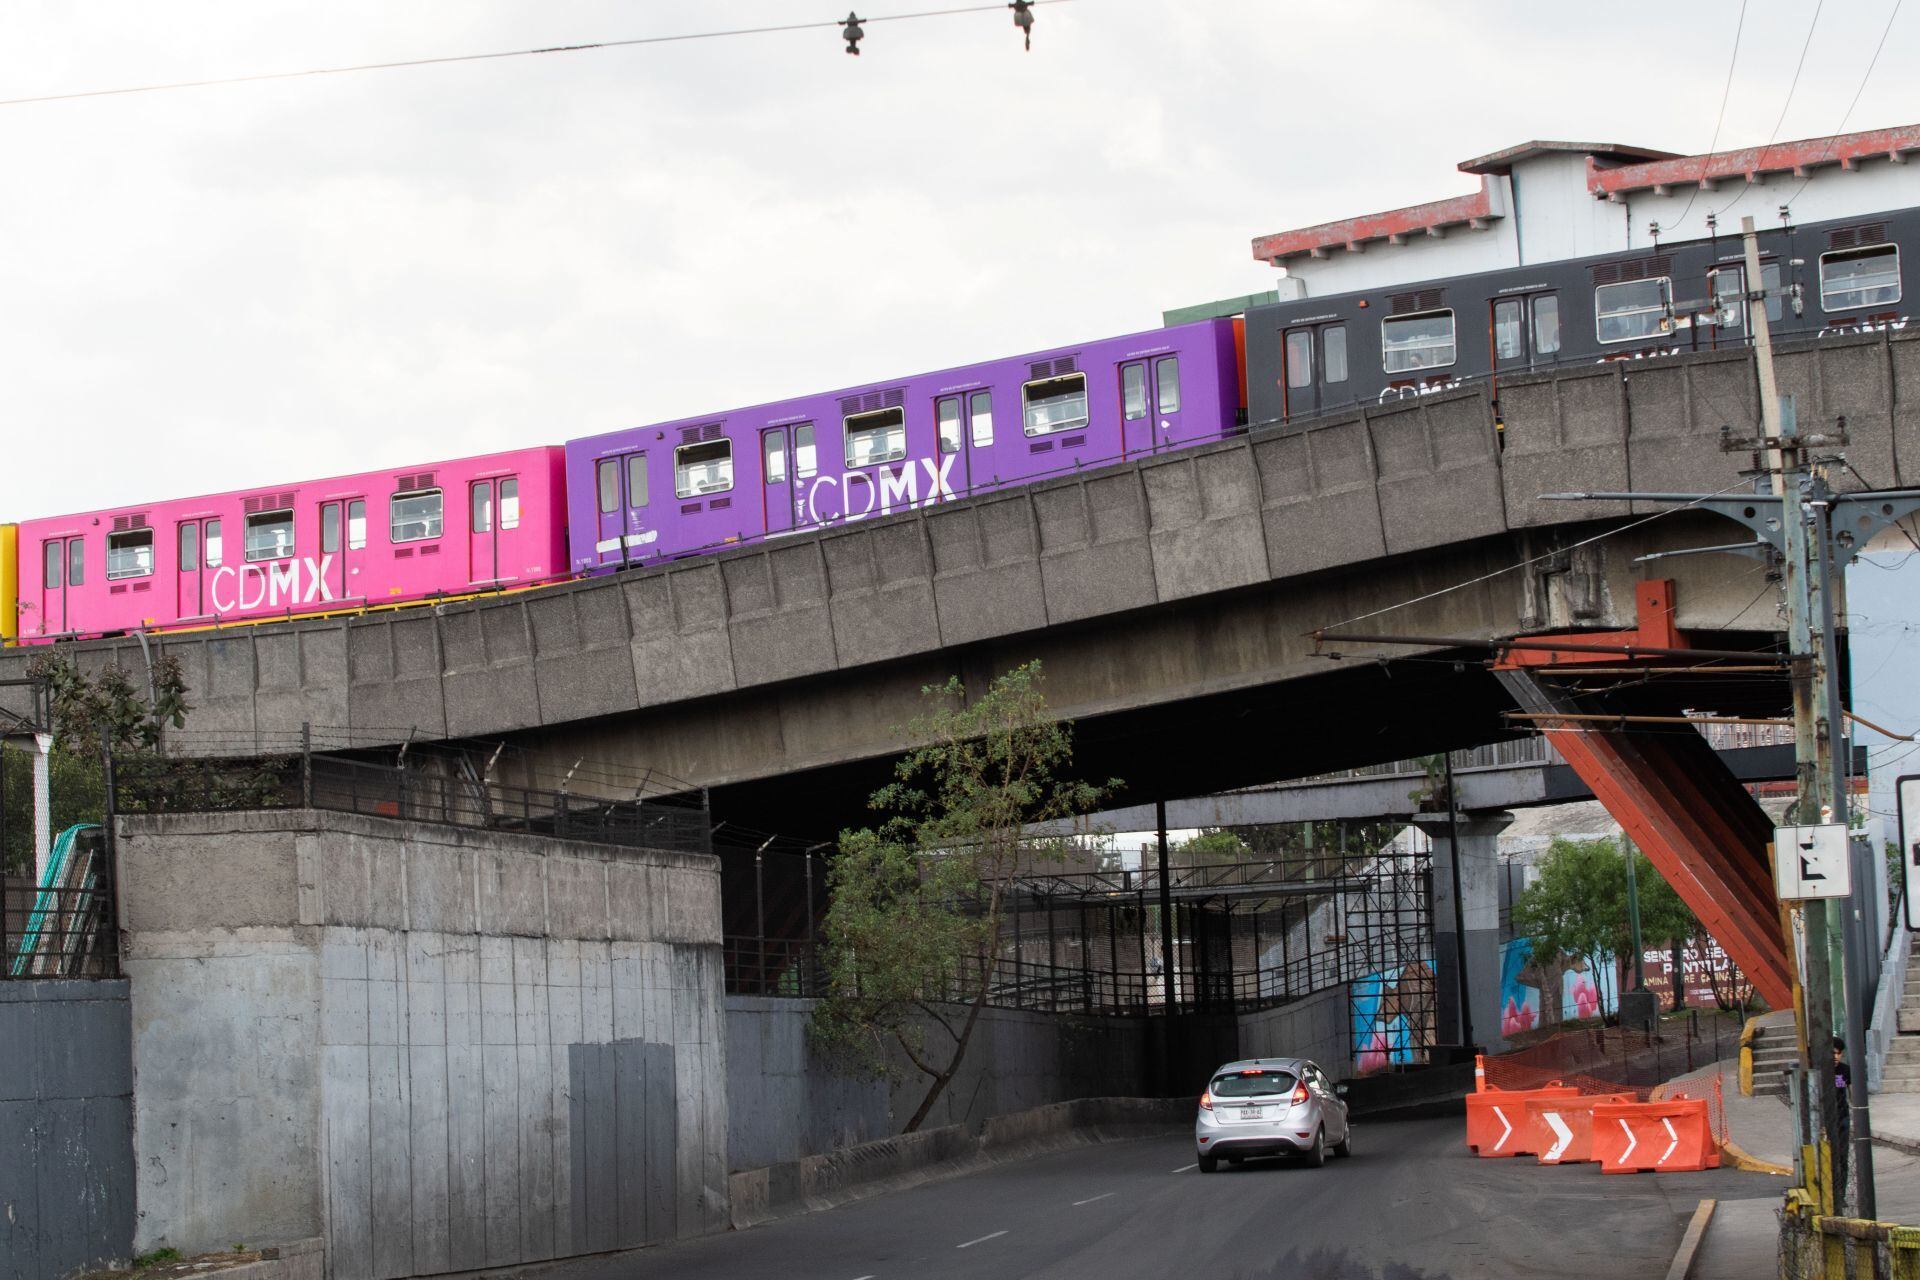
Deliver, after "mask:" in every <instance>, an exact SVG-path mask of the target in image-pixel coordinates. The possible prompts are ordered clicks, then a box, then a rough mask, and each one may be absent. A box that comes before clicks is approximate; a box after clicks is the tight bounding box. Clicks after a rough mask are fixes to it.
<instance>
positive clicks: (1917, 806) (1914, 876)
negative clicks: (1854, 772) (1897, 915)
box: [1893, 773, 1920, 929]
mask: <svg viewBox="0 0 1920 1280" xmlns="http://www.w3.org/2000/svg"><path fill="white" fill-rule="evenodd" d="M1893 788H1894V795H1895V796H1897V797H1898V798H1899V813H1900V887H1901V891H1902V892H1903V893H1904V894H1905V895H1906V899H1907V928H1909V929H1920V904H1916V903H1915V902H1914V900H1913V899H1914V894H1915V892H1916V891H1920V773H1910V774H1908V775H1907V776H1906V777H1904V778H1900V779H1898V780H1896V781H1895V782H1894V784H1893Z"/></svg>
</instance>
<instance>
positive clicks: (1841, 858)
mask: <svg viewBox="0 0 1920 1280" xmlns="http://www.w3.org/2000/svg"><path fill="white" fill-rule="evenodd" d="M1773 882H1774V884H1775V885H1777V886H1779V889H1780V898H1781V900H1782V901H1783V902H1793V901H1796V900H1800V899H1805V898H1844V897H1846V896H1847V895H1848V894H1850V893H1852V892H1853V868H1852V865H1851V863H1850V860H1849V859H1848V856H1847V828H1846V824H1845V823H1840V822H1823V823H1819V824H1818V825H1815V826H1811V827H1775V828H1774V829H1773Z"/></svg>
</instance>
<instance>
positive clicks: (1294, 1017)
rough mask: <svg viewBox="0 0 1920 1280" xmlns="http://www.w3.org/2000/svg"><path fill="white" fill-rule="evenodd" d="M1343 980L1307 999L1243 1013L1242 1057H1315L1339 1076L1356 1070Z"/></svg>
mask: <svg viewBox="0 0 1920 1280" xmlns="http://www.w3.org/2000/svg"><path fill="white" fill-rule="evenodd" d="M1350 999H1351V997H1350V994H1349V992H1348V989H1347V987H1346V985H1345V984H1344V983H1343V984H1342V985H1340V986H1337V987H1328V988H1327V989H1326V990H1325V991H1319V992H1315V993H1314V994H1313V995H1310V996H1308V997H1306V998H1305V999H1303V1000H1296V1001H1294V1002H1293V1003H1292V1004H1285V1005H1281V1006H1280V1007H1279V1008H1278V1009H1266V1010H1263V1011H1261V1012H1259V1013H1249V1014H1245V1015H1243V1016H1242V1017H1241V1019H1240V1056H1241V1057H1243V1058H1312V1059H1313V1060H1314V1061H1315V1062H1317V1063H1319V1064H1320V1065H1321V1067H1322V1068H1324V1069H1325V1071H1326V1073H1327V1074H1328V1075H1330V1076H1332V1077H1333V1078H1334V1079H1336V1080H1343V1079H1345V1078H1346V1077H1348V1076H1350V1075H1352V1074H1353V1027H1352V1021H1353V1013H1352V1009H1351V1007H1350Z"/></svg>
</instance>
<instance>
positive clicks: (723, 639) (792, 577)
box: [0, 333, 1920, 781]
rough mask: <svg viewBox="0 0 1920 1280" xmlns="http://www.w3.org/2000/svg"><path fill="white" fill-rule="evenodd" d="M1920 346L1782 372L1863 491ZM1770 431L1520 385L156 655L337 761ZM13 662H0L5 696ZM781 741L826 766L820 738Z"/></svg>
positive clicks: (1418, 541)
mask: <svg viewBox="0 0 1920 1280" xmlns="http://www.w3.org/2000/svg"><path fill="white" fill-rule="evenodd" d="M1917 343H1920V334H1905V333H1903V334H1872V335H1865V336H1860V337H1850V338H1834V339H1830V340H1828V341H1825V342H1822V343H1819V344H1817V345H1809V344H1800V346H1799V347H1797V348H1783V349H1782V352H1781V355H1780V358H1779V368H1780V378H1781V385H1782V389H1783V390H1785V391H1789V392H1793V393H1796V394H1797V395H1798V396H1799V397H1800V417H1801V421H1802V422H1803V423H1805V424H1808V425H1809V426H1810V427H1811V426H1815V425H1817V426H1819V427H1821V428H1822V429H1827V428H1830V427H1831V426H1832V425H1833V423H1834V421H1835V420H1836V419H1837V418H1838V417H1839V416H1841V415H1844V416H1845V417H1846V419H1847V431H1848V435H1849V444H1848V446H1847V454H1848V457H1849V459H1850V460H1851V461H1852V462H1853V463H1854V465H1855V466H1856V467H1858V468H1859V470H1860V471H1861V473H1862V474H1863V475H1864V476H1865V477H1866V479H1867V480H1868V481H1870V482H1872V483H1874V484H1880V485H1892V484H1895V483H1906V484H1920V391H1916V387H1920V345H1917ZM1756 406H1757V395H1756V392H1755V390H1754V376H1753V369H1752V362H1751V359H1750V358H1749V357H1748V356H1747V355H1746V354H1745V353H1742V352H1727V353H1705V354H1700V355H1692V356H1683V357H1677V358H1671V359H1658V360H1638V361H1624V362H1609V363H1604V364H1595V365H1592V366H1584V367H1579V368H1573V369H1567V370H1560V371H1556V372H1553V373H1542V374H1531V375H1518V376H1513V377H1508V378H1503V379H1502V380H1501V383H1500V417H1501V420H1502V421H1503V422H1504V427H1505V430H1504V434H1503V435H1502V436H1500V437H1498V438H1497V437H1496V435H1495V432H1494V427H1493V423H1494V417H1495V415H1494V410H1493V406H1492V404H1491V403H1490V400H1489V389H1488V388H1487V387H1486V386H1485V385H1484V384H1483V385H1479V386H1475V387H1469V388H1462V389H1459V390H1456V391H1450V392H1445V393H1440V394H1435V395H1429V396H1421V397H1417V398H1415V399H1413V400H1408V401H1398V402H1395V403H1392V404H1389V405H1385V406H1381V407H1378V408H1372V409H1368V410H1366V411H1364V412H1355V413H1352V414H1348V415H1345V416H1340V417H1334V418H1330V419H1328V420H1326V421H1324V422H1318V423H1314V424H1311V425H1309V426H1307V427H1304V428H1300V427H1293V428H1287V429H1284V430H1276V431H1266V432H1259V433H1256V434H1254V435H1251V436H1248V437H1244V438H1241V439H1238V440H1234V441H1228V442H1223V443H1221V444H1219V445H1214V446H1206V447H1201V448H1194V449H1187V450H1182V451H1179V452H1177V453H1172V454H1167V455H1162V456H1158V457H1151V458H1147V459H1143V460H1141V461H1139V462H1137V463H1131V464H1126V465H1122V466H1118V467H1111V468H1104V469H1100V470H1096V471H1092V472H1088V473H1087V474H1085V475H1080V476H1073V477H1065V478H1061V479H1058V480H1053V481H1048V482H1046V483H1043V484H1037V485H1033V486H1030V487H1027V488H1023V489H1021V490H1019V491H1017V492H1011V493H1003V494H992V495H986V496H983V497H980V498H975V499H971V500H965V501H961V502H956V503H951V504H941V505H938V506H935V507H930V508H926V509H923V510H921V511H917V512H915V513H912V514H909V515H902V516H894V517H889V518H885V519H879V520H871V521H864V522H861V523H858V524H854V525H849V526H844V527H840V528H835V529H831V530H827V531H824V532H821V533H818V534H814V535H806V536H798V537H794V538H789V539H781V540H779V541H777V542H771V543H766V544H763V545H759V546H753V547H746V548H742V549H739V550H737V551H733V552H729V553H727V554H724V555H719V556H714V557H709V558H702V559H696V560H689V561H684V562H681V563H679V564H675V565H672V566H667V567H663V568H660V569H657V570H652V571H640V572H633V573H628V574H624V575H620V576H618V577H605V578H597V579H594V580H592V581H590V582H583V583H578V584H574V585H571V586H566V587H559V588H555V589H551V590H545V591H540V592H533V593H527V594H519V595H513V596H507V597H502V598H500V599H497V600H492V601H484V602H476V603H465V604H458V605H449V606H443V607H439V608H422V609H418V610H406V611H402V612H398V613H388V614H381V615H377V616H369V617H365V618H359V619H334V620H329V621H323V622H313V623H303V624H289V625H282V626H275V627H264V628H263V627H250V628H245V629H243V630H237V631H234V632H227V633H221V632H214V633H196V634H188V635H178V636H171V637H168V638H166V639H165V640H164V641H163V642H162V647H163V648H164V650H165V651H166V652H167V653H169V654H171V655H173V656H175V657H177V658H179V659H180V661H181V662H182V664H183V666H184V668H185V671H186V675H187V681H188V684H189V687H190V688H191V689H192V690H193V694H194V698H193V700H194V702H195V704H196V710H195V712H194V717H193V728H194V729H195V730H196V731H199V732H211V731H219V732H220V733H223V734H227V735H231V736H230V740H229V742H230V745H229V746H228V748H227V749H229V750H234V751H246V750H250V749H252V743H253V741H254V735H261V736H262V738H264V739H269V740H277V741H280V742H282V743H284V742H285V741H287V740H290V739H291V738H292V737H293V736H294V735H297V733H298V732H299V728H300V725H301V724H302V722H309V723H311V724H313V725H315V726H319V727H320V728H321V733H322V740H323V741H328V740H337V739H338V737H339V736H340V735H343V734H346V733H348V732H351V733H352V734H353V735H354V736H355V738H356V740H358V741H362V742H367V743H372V742H380V741H385V742H399V741H403V740H405V739H406V738H408V737H409V736H410V735H411V736H418V737H422V738H441V737H449V736H452V737H459V736H468V735H492V734H500V733H510V732H516V731H523V730H528V729H535V728H539V727H542V726H546V725H555V724H564V723H568V722H572V721H577V720H581V719H586V718H591V717H598V716H610V715H615V714H618V713H621V712H630V711H634V710H642V709H648V708H656V707H662V706H666V705H668V704H674V703H684V702H689V701H696V700H706V699H712V698H714V697H716V696H717V695H723V694H729V693H736V692H743V691H747V690H756V689H764V688H766V687H767V686H769V685H773V684H778V683H781V682H787V681H793V680H796V679H800V678H803V677H818V676H822V675H826V674H829V673H833V672H840V671H851V670H855V669H860V668H871V667H873V666H874V665H876V664H881V663H889V662H894V661H896V660H899V659H903V658H912V657H918V656H924V655H929V654H935V653H940V652H943V651H947V650H951V649H953V648H955V647H956V646H964V645H969V644H973V643H977V642H981V641H989V640H995V639H1000V638H1009V637H1013V636H1017V635H1022V634H1026V633H1031V632H1034V631H1036V630H1039V629H1042V628H1056V627H1061V626H1063V625H1065V624H1070V623H1073V622H1077V621H1082V620H1086V619H1089V618H1094V617H1109V618H1111V617H1115V616H1118V615H1121V614H1125V613H1129V612H1137V611H1139V610H1142V609H1147V608H1149V607H1152V606H1158V605H1166V604H1170V603H1173V602H1177V601H1186V600H1192V599H1195V598H1199V597H1206V596H1217V595H1220V594H1221V593H1227V592H1232V591H1234V590H1236V589H1239V588H1245V587H1248V586H1252V585H1257V584H1265V583H1271V582H1278V581H1286V580H1293V579H1298V578H1300V577H1302V576H1303V575H1309V574H1314V573H1317V572H1320V571H1322V570H1328V569H1338V568H1343V567H1348V566H1354V565H1359V564H1363V563H1366V562H1369V561H1374V560H1378V559H1381V558H1392V557H1401V556H1404V555H1407V554H1408V553H1414V552H1420V551H1425V550H1430V549H1433V548H1439V547H1448V546H1465V545H1467V544H1471V543H1473V542H1474V541H1476V540H1479V539H1484V538H1488V537H1490V536H1494V535H1503V534H1510V533H1513V532H1515V531H1526V530H1534V529H1541V528H1545V527H1548V526H1552V525H1556V524H1568V523H1575V524H1577V523H1579V522H1583V521H1588V520H1592V519H1596V518H1600V517H1604V516H1608V515H1620V514H1625V511H1624V507H1623V506H1622V505H1621V504H1615V505H1614V506H1613V507H1612V508H1609V507H1608V506H1607V505H1606V504H1588V503H1583V504H1569V503H1550V502H1542V501H1541V500H1540V495H1541V494H1543V493H1549V492H1555V491H1567V490H1578V489H1597V488H1631V487H1635V486H1638V487H1642V488H1648V487H1651V488H1656V489H1668V490H1670V489H1675V488H1682V489H1685V488H1698V489H1701V490H1704V491H1713V490H1718V489H1721V488H1724V487H1726V486H1727V485H1729V484H1731V483H1734V482H1735V481H1736V480H1737V479H1738V472H1739V470H1740V469H1741V468H1742V467H1745V466H1746V465H1747V457H1746V455H1744V454H1740V453H1731V454H1730V453H1727V452H1724V451H1723V450H1722V449H1721V448H1720V443H1719V442H1720V432H1721V428H1722V427H1723V426H1725V427H1730V428H1731V429H1732V430H1733V431H1734V432H1735V433H1751V432H1753V431H1754V430H1756V429H1757V428H1756V426H1755V421H1756V413H1757V409H1756ZM1838 479H1839V482H1840V483H1841V484H1842V485H1843V486H1845V485H1850V484H1857V483H1858V481H1856V480H1854V479H1853V477H1852V476H1851V474H1849V475H1847V476H1844V477H1839V478H1838ZM1666 523H1669V524H1670V523H1672V522H1666ZM1716 527H1717V526H1716ZM1462 567H1465V566H1462ZM1576 567H1578V566H1576ZM1629 570H1630V565H1629ZM1673 571H1674V572H1675V573H1677V574H1682V575H1684V574H1685V573H1686V572H1687V569H1686V566H1684V565H1681V564H1677V563H1676V564H1675V566H1674V568H1673ZM1583 572H1584V571H1583ZM1631 576H1632V575H1631V572H1630V571H1629V572H1627V574H1626V576H1625V577H1624V578H1623V579H1622V581H1623V582H1630V581H1631ZM1396 585H1399V584H1396ZM1343 599H1344V602H1345V604H1347V605H1350V606H1353V607H1354V608H1355V609H1356V610H1357V609H1358V608H1359V607H1360V606H1362V605H1363V603H1364V601H1363V600H1362V599H1361V598H1360V597H1359V596H1354V597H1352V598H1351V599H1346V598H1343ZM1622 599H1624V601H1625V607H1624V608H1622V607H1620V606H1621V601H1620V600H1612V599H1609V598H1608V596H1607V594H1606V593H1605V592H1596V593H1595V594H1594V598H1593V600H1592V606H1593V609H1594V612H1593V613H1592V614H1591V616H1588V615H1586V614H1582V616H1581V617H1580V619H1579V620H1580V621H1585V622H1592V623H1594V624H1595V625H1629V624H1630V623H1631V621H1632V618H1631V592H1630V591H1628V592H1627V593H1626V594H1625V596H1624V597H1622ZM1503 603H1504V602H1503ZM1336 607H1338V606H1336ZM1681 610H1682V615H1683V616H1682V618H1681V621H1682V623H1683V624H1684V625H1702V626H1727V625H1732V624H1730V623H1728V622H1726V621H1724V619H1725V616H1726V608H1725V606H1724V605H1723V604H1722V603H1721V602H1719V601H1718V600H1709V599H1706V598H1704V597H1702V598H1696V597H1695V596H1694V595H1691V594H1683V595H1682V597H1681ZM1505 612H1506V613H1508V614H1509V615H1510V614H1511V613H1512V610H1511V609H1510V608H1507V609H1505ZM1339 616H1345V615H1344V614H1342V615H1339ZM1521 617H1522V620H1523V621H1526V622H1527V623H1528V625H1532V623H1533V621H1538V620H1539V619H1537V618H1535V617H1534V615H1532V614H1530V613H1529V612H1527V611H1526V610H1525V609H1523V610H1522V613H1521ZM1330 620H1332V619H1331V618H1329V619H1323V620H1322V621H1330ZM1308 621H1309V622H1311V620H1308ZM1416 621H1417V620H1416ZM1403 622H1406V624H1407V625H1413V623H1412V622H1411V621H1408V620H1406V619H1403ZM1490 625H1492V624H1490ZM1504 627H1505V629H1508V630H1510V629H1511V627H1512V621H1511V618H1509V620H1508V621H1507V622H1506V623H1505V624H1504ZM1462 634H1465V633H1462ZM116 644H117V645H119V646H120V648H123V649H125V650H126V653H127V660H129V661H134V660H137V652H138V651H137V650H136V649H134V648H132V647H131V646H128V645H126V644H125V642H105V643H103V644H102V645H99V646H86V647H85V648H86V649H87V652H88V653H89V657H88V658H87V662H89V663H98V662H105V661H108V660H109V656H108V655H109V654H110V653H112V652H113V651H115V645H116ZM25 660H26V658H25V656H24V655H18V654H15V655H0V675H15V674H18V670H17V668H18V667H19V665H20V664H22V663H24V662H25ZM914 687H917V681H916V682H915V684H914ZM792 710H793V711H794V712H796V713H797V712H798V711H801V710H804V708H793V709H792ZM1070 710H1071V713H1072V714H1075V715H1081V714H1087V713H1088V712H1089V711H1090V710H1092V708H1072V709H1070ZM789 718H792V717H791V716H789ZM829 727H831V728H835V729H838V730H841V731H845V730H846V729H847V728H848V725H846V724H845V723H842V722H840V721H835V722H834V723H833V724H832V725H831V726H829ZM795 729H796V730H797V726H795ZM329 735H330V736H329ZM843 736H844V733H843ZM208 741H210V739H201V742H202V744H203V745H202V747H201V749H206V748H205V746H204V743H206V742H208ZM787 745H788V747H789V748H790V749H791V757H792V758H794V759H804V758H810V757H809V753H808V751H807V750H806V748H807V746H808V743H807V742H804V741H795V742H792V743H789V744H787ZM869 754H871V752H870V753H869ZM674 763H675V764H676V765H678V766H679V767H678V768H676V769H675V770H674V771H675V772H676V773H680V774H681V776H688V777H691V776H692V775H693V773H695V772H698V770H696V769H695V768H694V766H693V764H692V763H691V762H690V761H679V760H676V761H674ZM663 767H665V766H663ZM695 780H696V781H708V780H709V779H708V778H707V777H706V776H705V775H702V776H701V777H699V778H696V779H695Z"/></svg>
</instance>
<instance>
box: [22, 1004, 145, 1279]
mask: <svg viewBox="0 0 1920 1280" xmlns="http://www.w3.org/2000/svg"><path fill="white" fill-rule="evenodd" d="M132 1252H133V1055H132V1046H131V1036H130V1022H129V1015H128V1005H127V983H126V982H125V981H124V980H113V981H105V980H93V979H58V978H29V979H21V980H18V981H4V982H0V1280H57V1278H58V1277H61V1276H66V1275H69V1274H71V1273H72V1272H74V1271H76V1270H79V1269H81V1268H87V1267H96V1266H103V1265H106V1264H108V1263H110V1262H114V1261H121V1262H124V1261H125V1260H126V1259H127V1258H128V1257H129V1256H130V1255H131V1254H132Z"/></svg>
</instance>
